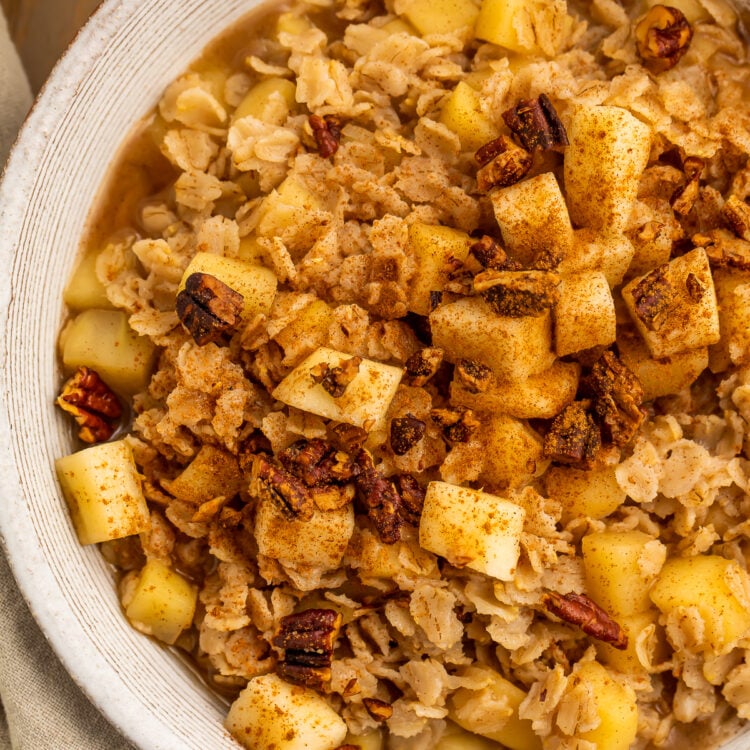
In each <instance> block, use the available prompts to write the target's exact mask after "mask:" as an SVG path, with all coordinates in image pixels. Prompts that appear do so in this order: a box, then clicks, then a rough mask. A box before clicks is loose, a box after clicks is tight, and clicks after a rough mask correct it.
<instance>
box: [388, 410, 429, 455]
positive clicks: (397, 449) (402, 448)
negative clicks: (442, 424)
mask: <svg viewBox="0 0 750 750" xmlns="http://www.w3.org/2000/svg"><path fill="white" fill-rule="evenodd" d="M425 429H426V425H425V423H424V422H423V421H422V420H421V419H417V418H416V417H415V416H414V415H413V414H407V415H406V416H405V417H395V418H394V419H392V420H391V449H392V450H393V452H394V453H395V454H396V455H397V456H403V455H405V454H407V453H408V452H409V451H410V450H411V449H412V448H413V447H414V446H415V445H416V444H417V443H418V442H419V441H420V440H422V438H423V437H424V434H425Z"/></svg>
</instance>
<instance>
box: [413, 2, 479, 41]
mask: <svg viewBox="0 0 750 750" xmlns="http://www.w3.org/2000/svg"><path fill="white" fill-rule="evenodd" d="M403 15H404V16H406V18H407V19H408V21H409V22H410V23H411V25H412V26H414V28H415V29H416V30H417V31H418V32H419V33H420V34H421V35H422V36H426V35H427V34H450V33H455V32H456V30H457V29H460V28H463V27H468V28H469V29H472V30H473V28H474V22H475V21H476V20H477V16H478V15H479V7H478V5H477V4H476V3H475V2H473V0H410V1H409V2H408V3H405V4H404V11H403Z"/></svg>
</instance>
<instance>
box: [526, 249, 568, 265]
mask: <svg viewBox="0 0 750 750" xmlns="http://www.w3.org/2000/svg"><path fill="white" fill-rule="evenodd" d="M564 257H565V254H564V253H563V251H562V250H561V249H560V248H559V247H546V248H544V249H543V250H540V251H539V252H538V253H537V254H536V255H535V256H534V260H533V261H532V262H531V264H530V266H529V270H532V271H554V270H555V269H556V268H557V267H558V266H559V265H560V263H562V261H563V258H564Z"/></svg>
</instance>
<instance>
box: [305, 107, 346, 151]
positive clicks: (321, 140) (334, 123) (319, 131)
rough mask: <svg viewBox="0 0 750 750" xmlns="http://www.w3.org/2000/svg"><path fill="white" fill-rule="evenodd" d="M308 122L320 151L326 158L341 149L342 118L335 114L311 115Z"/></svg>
mask: <svg viewBox="0 0 750 750" xmlns="http://www.w3.org/2000/svg"><path fill="white" fill-rule="evenodd" d="M308 122H309V123H310V128H311V129H312V133H313V136H314V138H315V143H317V145H318V153H319V154H320V155H321V156H322V157H323V158H324V159H328V158H329V157H331V156H333V155H334V154H335V153H336V152H337V151H338V150H339V142H340V141H341V120H340V119H339V118H338V117H336V116H335V115H326V116H325V117H320V115H310V117H309V118H308Z"/></svg>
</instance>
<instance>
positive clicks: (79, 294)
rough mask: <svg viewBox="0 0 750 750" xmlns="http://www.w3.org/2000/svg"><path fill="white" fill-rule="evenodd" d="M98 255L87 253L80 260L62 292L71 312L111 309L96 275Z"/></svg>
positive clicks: (102, 285)
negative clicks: (92, 308)
mask: <svg viewBox="0 0 750 750" xmlns="http://www.w3.org/2000/svg"><path fill="white" fill-rule="evenodd" d="M98 259H99V253H87V254H86V255H84V256H83V258H81V260H80V262H79V263H78V265H77V266H76V270H75V271H74V272H73V275H72V276H71V277H70V281H68V285H67V286H66V287H65V291H64V292H63V300H64V301H65V304H66V305H67V306H68V307H70V308H72V309H73V310H87V309H89V308H90V307H97V308H99V309H100V310H108V309H113V306H112V304H111V303H110V301H109V300H108V299H107V293H106V292H105V290H104V284H102V282H101V281H99V278H98V277H97V275H96V262H97V260H98Z"/></svg>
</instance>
